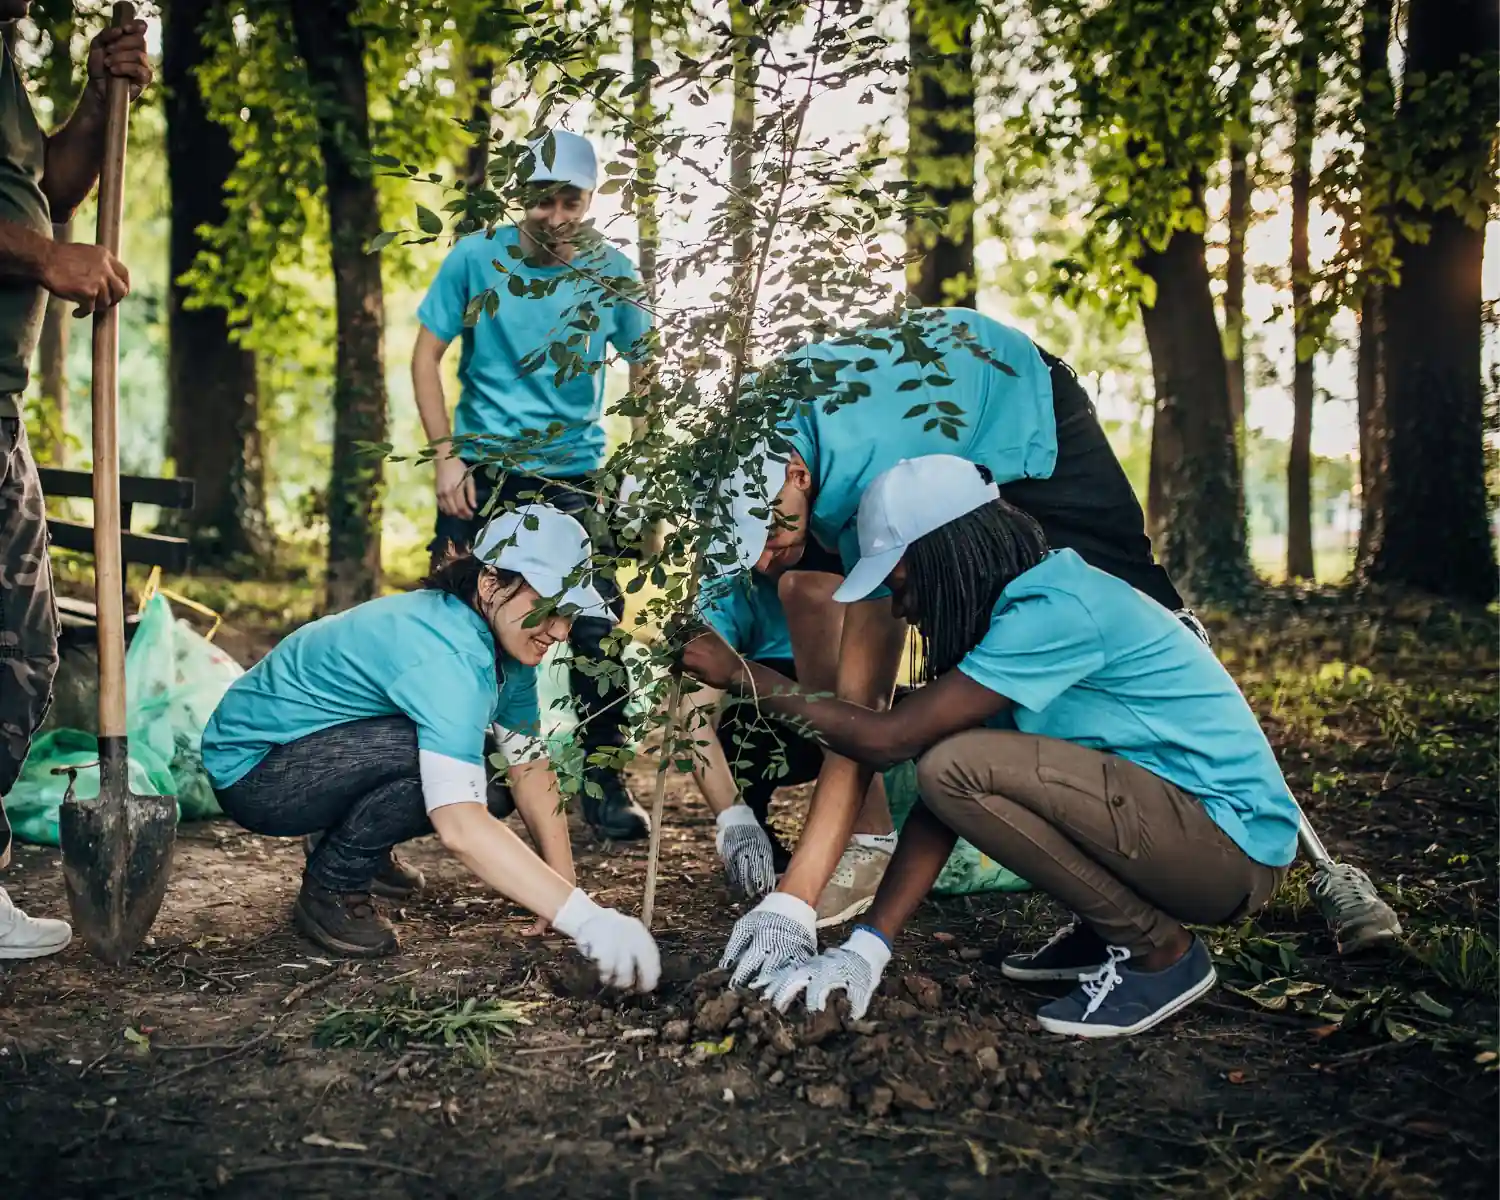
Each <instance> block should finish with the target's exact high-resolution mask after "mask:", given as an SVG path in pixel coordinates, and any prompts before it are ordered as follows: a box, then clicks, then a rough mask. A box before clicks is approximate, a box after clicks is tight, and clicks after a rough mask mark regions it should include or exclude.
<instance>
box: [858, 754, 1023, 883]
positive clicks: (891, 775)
mask: <svg viewBox="0 0 1500 1200" xmlns="http://www.w3.org/2000/svg"><path fill="white" fill-rule="evenodd" d="M885 794H886V799H887V800H889V801H890V805H891V820H892V821H894V822H895V825H896V828H897V829H900V828H901V826H902V825H904V824H906V818H907V815H908V814H909V813H910V812H911V810H912V808H913V807H914V806H915V805H916V803H917V764H916V763H910V762H904V763H901V764H900V765H898V766H895V767H892V768H891V769H890V770H889V771H887V772H886V773H885ZM932 890H933V891H934V892H935V893H937V894H938V895H939V896H973V895H977V894H978V893H980V892H1028V891H1030V890H1031V884H1029V883H1027V882H1026V881H1025V880H1024V879H1022V878H1021V877H1020V876H1019V875H1017V874H1015V873H1014V872H1013V871H1008V870H1006V868H1004V867H1002V866H1001V865H1000V864H999V863H997V862H996V861H995V860H994V859H992V858H990V857H988V856H987V855H985V854H984V853H982V852H981V851H979V850H977V849H976V848H975V847H973V846H971V845H969V843H968V842H966V841H964V840H963V839H962V838H960V839H959V841H958V844H957V845H956V846H954V847H953V853H952V854H950V855H949V856H948V861H947V862H946V863H944V864H943V870H942V873H941V874H939V875H938V877H937V882H936V883H934V884H933V885H932Z"/></svg>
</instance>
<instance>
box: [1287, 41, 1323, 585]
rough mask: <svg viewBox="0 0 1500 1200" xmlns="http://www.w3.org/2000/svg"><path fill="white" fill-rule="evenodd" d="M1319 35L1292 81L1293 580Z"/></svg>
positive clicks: (1292, 575)
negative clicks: (1294, 79) (1294, 359)
mask: <svg viewBox="0 0 1500 1200" xmlns="http://www.w3.org/2000/svg"><path fill="white" fill-rule="evenodd" d="M1314 37H1315V34H1314V32H1313V30H1312V29H1311V28H1308V27H1306V26H1304V28H1303V29H1302V41H1301V43H1300V46H1301V48H1300V49H1299V51H1298V55H1297V68H1296V72H1297V77H1296V81H1295V83H1294V84H1293V88H1294V95H1293V97H1292V109H1293V140H1292V329H1293V332H1294V334H1295V345H1296V352H1295V358H1296V363H1295V365H1294V366H1293V368H1292V441H1291V447H1290V449H1289V452H1288V455H1287V464H1286V573H1287V578H1289V579H1312V578H1313V577H1314V567H1313V546H1312V422H1313V387H1314V379H1313V346H1312V344H1311V341H1312V338H1311V332H1310V330H1309V326H1308V322H1309V319H1310V316H1311V309H1312V259H1311V255H1310V248H1309V245H1308V232H1307V222H1308V210H1309V207H1310V204H1311V196H1312V151H1313V139H1314V137H1316V110H1317V102H1318V59H1317V50H1316V45H1315V43H1314V41H1313V39H1314Z"/></svg>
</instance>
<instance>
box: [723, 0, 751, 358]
mask: <svg viewBox="0 0 1500 1200" xmlns="http://www.w3.org/2000/svg"><path fill="white" fill-rule="evenodd" d="M729 32H730V37H731V40H732V46H731V51H730V53H731V56H732V58H731V71H732V75H731V82H732V86H733V92H734V96H733V108H732V109H731V111H730V117H729V198H728V199H729V212H728V220H729V226H730V231H731V234H732V237H733V251H732V253H733V259H734V261H733V263H732V265H731V268H730V270H731V279H730V296H731V298H730V303H729V313H730V320H731V321H743V320H746V319H751V320H753V316H754V314H753V313H752V312H751V311H750V305H749V296H750V292H751V289H752V287H753V286H754V283H755V234H754V229H755V195H754V189H755V87H756V77H757V74H758V72H757V69H756V55H755V42H754V38H755V35H756V17H755V12H754V10H753V8H752V7H751V5H750V3H749V0H729ZM750 334H751V330H750V329H748V328H741V329H733V330H731V331H730V337H729V344H730V345H731V346H736V347H744V346H746V345H747V344H748V341H747V339H748V338H749V337H750Z"/></svg>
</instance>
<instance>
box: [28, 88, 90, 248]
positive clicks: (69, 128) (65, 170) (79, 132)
mask: <svg viewBox="0 0 1500 1200" xmlns="http://www.w3.org/2000/svg"><path fill="white" fill-rule="evenodd" d="M104 113H105V106H104V101H103V100H101V99H99V96H98V93H97V92H95V90H94V89H93V88H92V87H87V86H86V87H85V88H84V89H83V95H82V96H80V97H79V100H78V107H77V108H75V109H74V110H73V115H72V116H71V117H69V118H68V120H67V123H66V124H65V125H64V126H63V127H62V128H61V129H59V130H58V131H57V132H56V133H54V134H52V135H51V136H50V137H49V138H48V139H47V153H46V159H45V163H44V166H43V169H42V183H41V187H42V194H43V195H45V196H46V197H47V202H48V204H50V205H51V206H52V220H53V221H54V222H56V223H57V224H59V225H61V224H63V223H65V222H66V221H68V220H69V219H70V218H71V217H72V216H73V210H74V209H76V208H77V207H78V206H79V205H80V204H82V203H83V202H84V199H85V198H86V197H87V196H88V194H89V193H90V192H91V191H93V190H94V184H96V183H97V182H98V181H99V168H100V166H101V164H102V163H103V162H104Z"/></svg>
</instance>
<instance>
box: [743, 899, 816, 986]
mask: <svg viewBox="0 0 1500 1200" xmlns="http://www.w3.org/2000/svg"><path fill="white" fill-rule="evenodd" d="M817 922H818V914H817V912H816V911H815V910H814V909H813V906H812V905H811V904H808V903H806V902H805V901H802V900H798V899H797V897H796V896H788V895H787V894H786V893H785V892H772V893H771V894H770V895H769V896H767V897H766V898H765V899H764V900H762V901H761V902H760V903H759V904H757V905H756V906H755V907H754V908H752V909H751V910H750V911H749V912H747V913H746V914H745V915H744V916H743V917H741V918H740V919H739V920H738V921H736V922H735V923H734V928H733V929H732V930H731V931H730V933H729V944H728V945H727V946H725V947H724V957H723V958H722V959H720V960H719V966H720V967H732V968H734V974H733V975H731V976H730V978H729V986H730V987H744V986H745V985H746V984H747V983H749V984H750V985H751V986H752V987H763V986H765V984H766V983H767V982H768V981H769V980H770V978H771V976H772V975H774V974H775V973H776V972H777V971H780V970H782V969H783V968H785V967H795V966H797V965H799V964H801V963H804V962H806V961H807V960H808V959H810V958H811V957H812V956H813V955H815V954H816V953H817V952H818V926H817ZM752 980H753V981H754V982H753V983H752Z"/></svg>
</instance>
